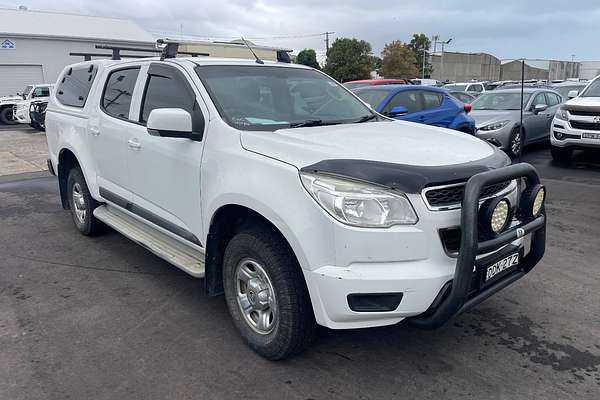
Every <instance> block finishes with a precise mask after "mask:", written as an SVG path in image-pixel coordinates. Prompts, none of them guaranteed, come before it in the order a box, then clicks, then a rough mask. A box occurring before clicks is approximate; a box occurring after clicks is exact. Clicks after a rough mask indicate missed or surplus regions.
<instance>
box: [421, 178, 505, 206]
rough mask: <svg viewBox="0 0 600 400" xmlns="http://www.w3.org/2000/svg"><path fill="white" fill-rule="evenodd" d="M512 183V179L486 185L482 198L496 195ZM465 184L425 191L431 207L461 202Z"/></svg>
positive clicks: (482, 191)
mask: <svg viewBox="0 0 600 400" xmlns="http://www.w3.org/2000/svg"><path fill="white" fill-rule="evenodd" d="M509 185H510V181H504V182H500V183H496V184H493V185H488V186H484V187H483V189H482V190H481V196H480V197H481V198H486V197H490V196H493V195H495V194H496V193H498V192H500V191H502V190H504V189H506V188H507V187H508V186H509ZM464 191H465V185H464V184H462V185H457V186H448V187H441V188H435V189H430V190H427V191H426V192H425V198H426V199H427V203H429V205H430V206H431V207H448V206H451V205H456V204H460V203H461V202H462V199H463V194H464Z"/></svg>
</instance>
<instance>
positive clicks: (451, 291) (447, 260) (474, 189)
mask: <svg viewBox="0 0 600 400" xmlns="http://www.w3.org/2000/svg"><path fill="white" fill-rule="evenodd" d="M518 178H525V182H526V185H527V186H528V187H529V186H533V185H536V184H539V177H538V175H537V173H536V172H535V169H534V168H533V167H532V166H530V165H529V164H517V165H512V166H509V167H505V168H501V169H497V170H493V171H488V172H484V173H481V174H477V175H474V176H473V177H472V178H471V179H470V180H469V181H468V182H467V184H466V187H465V195H464V198H463V206H462V211H461V212H460V214H461V216H460V219H461V244H460V250H459V253H458V256H457V258H452V257H449V256H447V255H444V256H439V257H429V258H424V257H415V259H413V260H406V261H398V262H383V261H378V262H356V263H351V264H349V265H348V266H347V267H344V268H340V267H335V266H324V267H321V268H318V269H316V270H312V271H309V270H305V271H304V276H305V278H306V282H307V286H308V288H309V291H310V295H311V299H312V302H313V309H314V310H315V317H316V318H317V322H318V323H319V324H321V325H324V326H327V327H329V328H333V329H347V328H363V327H373V326H382V325H390V324H394V323H397V322H399V321H401V320H403V319H405V318H408V320H409V321H410V322H411V323H412V324H414V325H417V326H419V327H422V328H437V327H439V326H441V325H443V324H444V323H445V322H447V321H448V320H449V319H450V318H452V317H453V316H454V315H457V314H459V313H461V312H463V311H465V310H467V309H469V308H471V307H473V306H474V305H476V304H478V303H479V302H481V301H483V300H484V299H486V298H487V297H489V296H491V295H492V294H494V293H496V292H497V291H499V290H501V289H502V288H504V287H506V286H508V285H510V284H511V283H512V282H514V281H516V280H517V279H519V278H521V277H523V276H524V275H525V274H526V273H528V272H529V271H530V270H531V269H532V268H533V267H534V266H535V265H536V264H537V263H538V261H539V260H540V259H541V258H542V256H543V254H544V250H545V225H546V220H545V216H544V215H541V216H539V217H538V218H535V219H533V220H531V221H526V222H524V223H521V224H519V225H516V226H513V227H511V228H510V229H508V230H506V231H505V232H504V233H502V234H501V235H500V236H498V237H496V238H495V239H492V240H488V241H484V242H479V241H478V240H477V238H478V210H479V193H480V191H481V188H482V187H484V186H486V185H490V184H494V183H498V182H502V181H505V180H511V179H518ZM430 245H431V246H436V245H437V244H436V243H430ZM510 245H512V246H515V247H516V248H519V249H522V259H521V262H520V264H519V267H518V269H516V270H515V271H513V272H511V273H510V274H509V275H505V276H504V277H503V278H501V279H500V280H498V281H496V282H494V283H493V284H491V285H490V286H486V287H485V288H484V289H481V290H476V291H473V289H472V282H473V277H474V273H476V272H474V265H475V263H476V260H479V259H482V258H484V257H486V256H487V255H489V254H490V253H495V252H498V251H502V250H503V249H505V248H507V246H510ZM407 246H408V244H407ZM361 293H362V294H370V295H371V294H386V293H402V298H401V301H400V303H399V304H398V306H397V308H395V309H394V310H391V311H376V312H357V311H353V310H352V309H351V308H350V306H349V304H348V296H350V295H355V294H361Z"/></svg>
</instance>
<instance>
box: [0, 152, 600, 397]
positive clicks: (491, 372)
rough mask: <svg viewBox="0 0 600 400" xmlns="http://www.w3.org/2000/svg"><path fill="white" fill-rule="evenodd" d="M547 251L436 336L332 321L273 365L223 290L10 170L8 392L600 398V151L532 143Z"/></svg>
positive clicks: (3, 306) (3, 257) (1, 295)
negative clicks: (561, 154)
mask: <svg viewBox="0 0 600 400" xmlns="http://www.w3.org/2000/svg"><path fill="white" fill-rule="evenodd" d="M524 161H528V162H531V163H533V164H534V165H535V166H536V167H538V169H539V171H540V174H541V176H542V178H543V180H544V183H545V184H546V185H547V187H548V193H549V195H548V196H549V198H548V203H547V210H548V224H549V225H548V247H547V251H546V255H545V257H544V259H543V260H542V262H541V263H540V264H539V265H538V267H536V269H534V270H533V271H532V272H531V273H530V274H529V275H527V276H526V277H525V278H523V279H522V280H520V281H518V282H517V283H515V284H514V285H512V286H510V287H508V288H507V289H505V290H503V291H502V292H500V293H499V294H497V295H495V296H493V297H492V298H490V299H488V300H487V301H485V302H484V303H482V304H480V305H479V306H478V307H476V308H475V309H474V310H472V311H470V312H468V313H465V314H463V315H461V316H459V317H458V318H456V319H455V320H454V321H452V322H451V323H450V324H448V325H447V326H445V327H443V328H441V329H439V330H436V331H431V332H424V331H419V330H417V329H415V328H411V327H408V326H405V325H404V324H402V323H401V324H398V325H396V326H391V327H385V328H376V329H361V330H350V331H333V330H327V329H322V330H321V331H320V334H319V337H318V340H317V343H315V345H314V346H313V347H312V348H311V349H309V350H308V351H307V352H305V353H303V354H302V355H300V356H297V357H295V358H293V359H290V360H287V361H283V362H269V361H266V360H264V359H262V358H260V357H259V356H257V355H256V354H255V353H253V352H252V351H251V350H249V349H248V348H247V347H246V346H245V345H244V344H243V343H242V341H241V339H240V337H239V335H238V333H237V331H236V330H235V328H234V326H233V324H232V323H231V321H230V319H229V315H228V312H227V308H226V305H225V302H224V299H223V298H222V297H216V298H211V297H207V296H205V294H204V293H203V285H202V281H201V280H197V279H194V278H191V277H189V276H187V275H185V274H183V273H182V272H180V271H179V270H178V269H177V268H175V267H172V266H170V265H169V264H167V263H166V262H164V261H162V260H161V259H159V258H157V257H155V256H154V255H152V254H151V253H149V252H148V251H147V250H145V249H144V248H142V247H141V246H138V245H136V244H134V243H133V242H131V241H129V240H128V239H126V238H124V237H123V236H121V235H119V234H118V233H115V232H109V233H107V234H105V235H103V236H100V237H97V238H88V237H84V236H82V235H80V234H79V233H78V232H77V231H76V230H75V228H74V227H73V225H72V221H71V217H70V214H69V213H68V212H65V211H63V210H62V209H61V207H60V199H59V195H58V190H57V189H58V188H57V182H56V179H55V178H54V177H50V176H46V175H44V174H43V173H42V174H40V173H37V174H34V175H31V174H30V175H18V176H8V177H2V178H0V399H2V400H4V399H6V400H19V399H26V400H34V399H86V400H88V399H127V400H132V399H233V398H239V399H283V398H285V399H286V400H292V399H303V400H307V399H454V398H460V399H511V400H514V399H598V398H600V370H599V368H600V261H599V260H600V155H599V154H598V153H594V154H586V155H581V154H578V155H577V161H576V162H575V163H574V164H573V165H572V166H571V167H569V168H564V167H560V166H557V165H554V164H552V162H551V159H550V155H549V150H548V149H547V148H545V147H538V148H535V149H532V150H530V151H529V152H528V153H527V154H526V155H525V157H524Z"/></svg>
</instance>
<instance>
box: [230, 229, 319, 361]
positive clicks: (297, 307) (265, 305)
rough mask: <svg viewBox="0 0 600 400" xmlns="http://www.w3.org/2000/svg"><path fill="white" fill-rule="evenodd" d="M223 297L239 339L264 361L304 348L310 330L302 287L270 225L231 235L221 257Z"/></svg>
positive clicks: (294, 265) (309, 311)
mask: <svg viewBox="0 0 600 400" xmlns="http://www.w3.org/2000/svg"><path fill="white" fill-rule="evenodd" d="M223 285H224V288H225V298H226V300H227V306H228V308H229V312H230V314H231V317H232V318H233V321H234V323H235V325H236V326H237V328H238V329H239V331H240V334H241V336H242V338H243V339H244V341H245V342H246V343H247V344H248V345H249V346H250V347H251V348H252V349H253V350H254V351H256V352H257V353H258V354H260V355H261V356H263V357H265V358H267V359H269V360H280V359H283V358H286V357H289V356H291V355H293V354H297V353H299V352H301V351H302V350H304V349H305V348H306V347H308V345H310V343H311V342H312V341H313V339H314V337H315V332H316V322H315V319H314V315H313V311H312V306H311V302H310V298H309V295H308V290H307V288H306V284H305V282H304V276H303V275H302V271H301V269H300V266H299V265H298V261H297V260H296V257H295V256H294V254H293V253H292V251H291V249H290V248H289V245H288V244H287V243H286V242H285V241H284V240H283V238H281V236H280V235H279V234H277V233H276V232H274V231H273V230H272V229H270V228H268V227H265V228H262V229H259V228H253V229H249V230H245V231H242V232H240V233H238V234H236V235H235V236H234V237H233V238H232V239H231V241H230V242H229V244H228V245H227V248H226V249H225V255H224V258H223Z"/></svg>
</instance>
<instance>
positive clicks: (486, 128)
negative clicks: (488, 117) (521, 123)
mask: <svg viewBox="0 0 600 400" xmlns="http://www.w3.org/2000/svg"><path fill="white" fill-rule="evenodd" d="M509 122H510V121H509V120H505V121H498V122H492V123H491V124H487V125H484V126H482V127H481V128H479V130H480V131H495V130H498V129H500V128H504V127H505V126H506V125H507V124H508V123H509Z"/></svg>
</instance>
